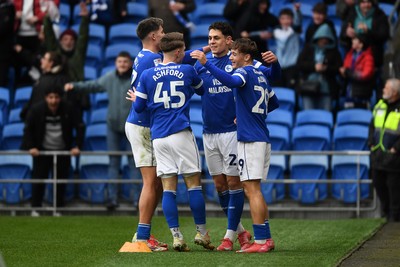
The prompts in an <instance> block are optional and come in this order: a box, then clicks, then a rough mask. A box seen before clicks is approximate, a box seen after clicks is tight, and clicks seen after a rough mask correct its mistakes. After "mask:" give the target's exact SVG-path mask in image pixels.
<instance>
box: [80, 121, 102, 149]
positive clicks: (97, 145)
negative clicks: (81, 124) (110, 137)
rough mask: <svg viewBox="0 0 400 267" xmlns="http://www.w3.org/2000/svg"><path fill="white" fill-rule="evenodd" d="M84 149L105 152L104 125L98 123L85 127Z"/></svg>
mask: <svg viewBox="0 0 400 267" xmlns="http://www.w3.org/2000/svg"><path fill="white" fill-rule="evenodd" d="M85 149H86V150H89V151H105V150H107V124H106V123H98V124H93V125H88V126H87V127H86V135H85Z"/></svg>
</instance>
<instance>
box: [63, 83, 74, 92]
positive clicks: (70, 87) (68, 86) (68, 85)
mask: <svg viewBox="0 0 400 267" xmlns="http://www.w3.org/2000/svg"><path fill="white" fill-rule="evenodd" d="M73 89H74V85H73V84H72V83H66V84H64V91H71V90H73Z"/></svg>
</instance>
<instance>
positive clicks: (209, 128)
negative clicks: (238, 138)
mask: <svg viewBox="0 0 400 267" xmlns="http://www.w3.org/2000/svg"><path fill="white" fill-rule="evenodd" d="M229 56H230V52H229V53H228V54H227V55H225V56H223V57H219V58H217V57H214V55H213V54H212V53H209V54H207V56H206V57H207V60H208V61H209V62H210V63H211V64H213V65H215V66H217V67H218V68H219V69H221V70H223V71H225V72H226V73H229V74H232V73H233V68H232V63H231V61H230V60H229ZM195 68H196V71H197V73H198V74H199V76H200V78H201V79H202V80H203V86H204V95H203V96H202V97H201V98H202V101H201V102H202V114H203V131H204V133H226V132H233V131H236V124H235V122H234V120H235V117H236V108H235V99H234V97H233V90H232V89H231V88H229V87H227V86H225V85H223V84H222V83H221V82H220V81H219V80H218V79H217V78H215V77H214V75H212V74H211V73H210V71H208V70H207V69H206V68H205V67H204V66H203V65H201V64H200V63H199V62H197V63H196V65H195Z"/></svg>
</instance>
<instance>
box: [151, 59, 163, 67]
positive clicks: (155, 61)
mask: <svg viewBox="0 0 400 267" xmlns="http://www.w3.org/2000/svg"><path fill="white" fill-rule="evenodd" d="M153 62H154V66H157V65H158V64H160V63H161V62H162V61H161V58H156V59H154V60H153Z"/></svg>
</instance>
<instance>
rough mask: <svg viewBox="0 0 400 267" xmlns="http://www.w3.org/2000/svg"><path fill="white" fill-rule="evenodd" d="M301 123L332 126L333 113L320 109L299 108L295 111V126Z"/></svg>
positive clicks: (330, 127) (329, 128)
mask: <svg viewBox="0 0 400 267" xmlns="http://www.w3.org/2000/svg"><path fill="white" fill-rule="evenodd" d="M301 125H321V126H325V127H327V128H328V130H329V131H331V130H332V128H333V115H332V113H331V112H330V111H327V110H321V109H309V110H301V111H298V112H297V113H296V120H295V126H301Z"/></svg>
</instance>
